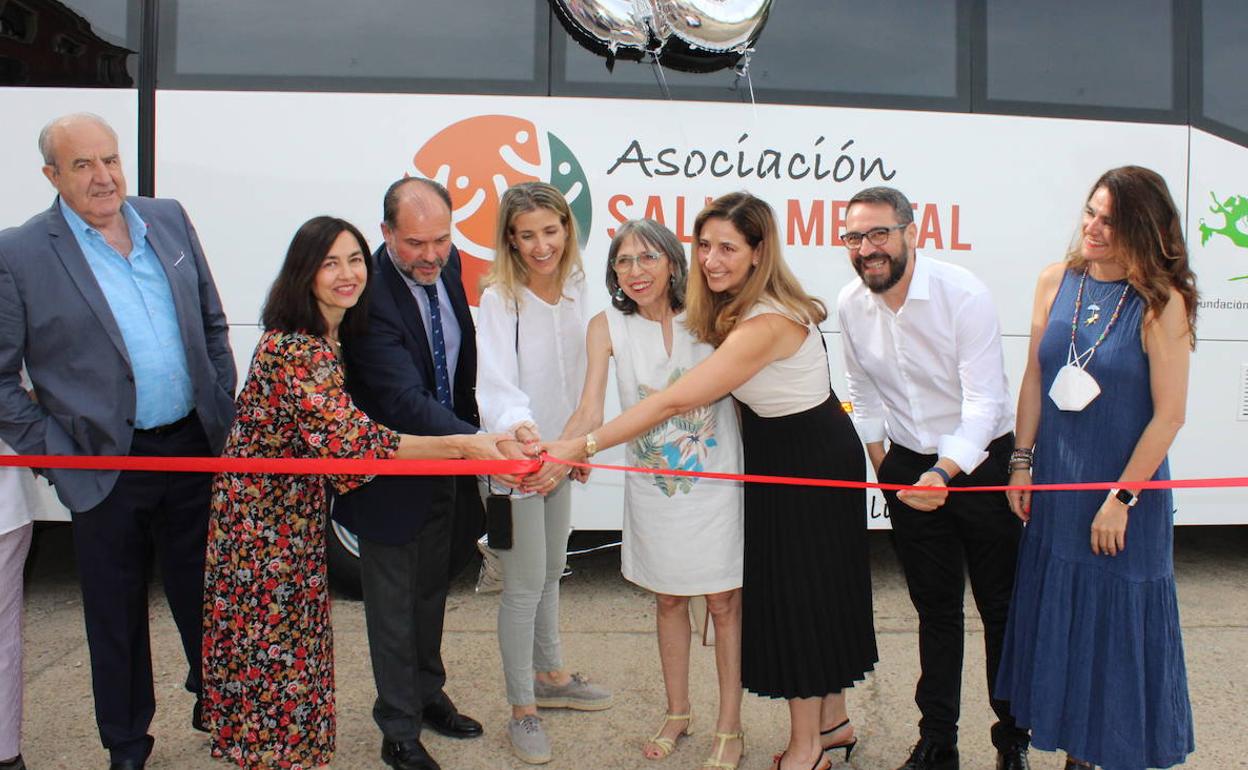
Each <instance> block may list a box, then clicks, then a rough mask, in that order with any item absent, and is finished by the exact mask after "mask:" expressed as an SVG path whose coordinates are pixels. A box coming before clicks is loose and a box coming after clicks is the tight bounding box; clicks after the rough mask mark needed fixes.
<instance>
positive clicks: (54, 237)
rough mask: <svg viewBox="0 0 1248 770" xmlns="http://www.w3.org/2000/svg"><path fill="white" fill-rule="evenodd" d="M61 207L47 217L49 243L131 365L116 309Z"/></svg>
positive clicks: (57, 207) (56, 207)
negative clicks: (96, 278) (116, 316)
mask: <svg viewBox="0 0 1248 770" xmlns="http://www.w3.org/2000/svg"><path fill="white" fill-rule="evenodd" d="M58 204H59V201H58V203H54V204H53V205H52V211H51V212H50V213H51V216H50V217H49V218H48V236H49V239H48V240H49V241H50V242H51V243H52V250H53V251H55V252H56V255H57V256H58V257H59V258H60V260H61V264H63V265H65V271H66V272H67V273H69V277H70V278H71V279H72V280H73V282H74V285H75V286H77V287H78V291H79V292H80V293H81V294H82V297H83V299H84V300H86V302H87V307H89V308H91V312H93V313H95V317H96V319H97V320H99V322H100V326H102V327H104V331H105V332H107V333H108V338H109V339H111V340H112V341H113V344H114V345H116V346H117V350H118V351H119V352H120V353H121V355H122V357H123V358H125V359H126V364H127V365H129V364H130V354H129V352H127V351H126V342H125V340H124V339H123V338H122V336H121V329H120V328H118V326H117V319H116V318H114V317H113V310H112V308H110V307H109V306H108V299H106V298H105V297H104V291H103V290H102V289H100V283H99V281H97V280H95V273H93V272H91V266H90V265H88V264H87V258H86V257H85V256H83V253H82V249H81V248H79V246H78V240H77V239H76V238H74V234H73V232H71V231H70V229H69V225H68V224H66V222H65V217H64V216H62V215H61V212H60V210H59V206H58Z"/></svg>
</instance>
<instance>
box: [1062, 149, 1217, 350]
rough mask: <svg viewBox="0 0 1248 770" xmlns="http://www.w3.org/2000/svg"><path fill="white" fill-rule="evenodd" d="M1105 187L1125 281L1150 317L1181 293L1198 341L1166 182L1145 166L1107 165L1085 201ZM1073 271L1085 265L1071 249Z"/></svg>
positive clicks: (1183, 247) (1179, 228) (1178, 224)
mask: <svg viewBox="0 0 1248 770" xmlns="http://www.w3.org/2000/svg"><path fill="white" fill-rule="evenodd" d="M1102 187H1104V188H1105V189H1106V190H1107V191H1108V192H1109V197H1110V209H1111V211H1110V217H1111V219H1110V221H1111V222H1112V225H1111V226H1112V228H1113V234H1114V240H1113V242H1114V246H1115V251H1116V253H1117V255H1118V258H1119V259H1120V260H1121V262H1122V266H1123V267H1124V268H1125V269H1126V271H1127V281H1128V282H1129V283H1130V284H1131V287H1132V288H1133V289H1135V290H1136V291H1137V292H1138V293H1139V295H1140V296H1141V297H1142V298H1143V299H1144V304H1145V306H1146V307H1147V309H1148V312H1149V314H1150V315H1151V317H1152V318H1154V319H1156V318H1160V317H1161V311H1162V310H1163V309H1165V307H1166V303H1167V302H1169V301H1170V291H1171V289H1173V290H1174V291H1177V292H1178V293H1179V295H1180V296H1182V297H1183V304H1184V305H1185V306H1186V309H1187V326H1188V331H1189V332H1190V333H1191V335H1192V345H1193V346H1195V344H1196V304H1197V300H1198V299H1199V293H1198V292H1197V291H1196V274H1195V273H1193V272H1192V268H1191V265H1190V263H1189V262H1188V255H1187V244H1186V243H1185V242H1184V240H1183V223H1182V221H1181V220H1180V219H1179V211H1178V207H1176V206H1175V205H1174V200H1173V199H1172V198H1171V197H1170V189H1169V188H1168V187H1167V186H1166V180H1165V179H1163V178H1162V177H1161V175H1160V174H1158V173H1157V172H1156V171H1153V170H1152V169H1147V168H1144V167H1143V166H1121V167H1119V168H1111V169H1110V170H1109V171H1106V172H1105V173H1104V174H1101V178H1100V179H1097V180H1096V183H1095V184H1093V185H1092V189H1091V190H1090V191H1089V192H1088V197H1087V199H1086V200H1091V198H1092V196H1093V195H1094V194H1096V191H1097V190H1099V189H1100V188H1102ZM1066 262H1067V265H1068V266H1069V267H1070V268H1071V269H1072V270H1081V269H1083V267H1084V259H1083V254H1082V253H1081V252H1080V251H1079V249H1078V248H1077V247H1076V248H1072V249H1071V251H1070V253H1068V254H1067V256H1066Z"/></svg>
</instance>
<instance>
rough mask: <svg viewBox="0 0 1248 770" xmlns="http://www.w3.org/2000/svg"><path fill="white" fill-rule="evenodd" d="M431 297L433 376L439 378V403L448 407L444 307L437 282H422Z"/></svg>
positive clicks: (430, 321)
mask: <svg viewBox="0 0 1248 770" xmlns="http://www.w3.org/2000/svg"><path fill="white" fill-rule="evenodd" d="M421 288H423V289H424V290H425V294H426V295H427V296H428V297H429V330H430V332H431V335H430V336H432V337H433V377H434V379H435V380H437V386H438V403H440V404H442V406H445V407H446V408H447V409H453V408H454V407H453V406H452V404H451V375H450V370H449V369H447V367H446V340H445V339H444V338H443V336H442V308H441V307H440V306H439V305H438V286H437V284H421Z"/></svg>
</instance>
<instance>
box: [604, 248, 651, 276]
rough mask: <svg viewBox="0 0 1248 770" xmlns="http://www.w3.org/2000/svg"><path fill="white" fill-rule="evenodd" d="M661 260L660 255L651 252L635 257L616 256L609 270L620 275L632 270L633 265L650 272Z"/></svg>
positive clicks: (630, 255)
mask: <svg viewBox="0 0 1248 770" xmlns="http://www.w3.org/2000/svg"><path fill="white" fill-rule="evenodd" d="M662 259H663V255H662V254H656V253H654V252H653V251H646V252H642V253H641V254H637V255H632V254H616V255H615V259H612V260H611V269H612V270H614V271H615V272H617V273H621V274H622V273H627V272H629V271H630V270H632V269H633V266H634V265H635V266H637V267H640V268H642V269H643V270H650V269H651V268H655V267H658V266H659V262H660V261H662Z"/></svg>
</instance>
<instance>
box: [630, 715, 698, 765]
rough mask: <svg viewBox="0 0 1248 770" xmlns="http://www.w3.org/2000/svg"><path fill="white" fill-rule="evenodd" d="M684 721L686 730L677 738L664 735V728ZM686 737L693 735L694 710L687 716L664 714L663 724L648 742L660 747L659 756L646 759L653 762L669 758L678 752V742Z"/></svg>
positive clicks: (643, 750)
mask: <svg viewBox="0 0 1248 770" xmlns="http://www.w3.org/2000/svg"><path fill="white" fill-rule="evenodd" d="M682 721H683V722H684V723H685V729H684V730H681V731H680V732H678V733H676V737H675V738H668V737H666V736H664V735H663V728H665V727H667V723H668V722H682ZM686 735H693V710H692V709H690V710H689V713H687V714H664V715H663V724H661V725H659V729H658V732H656V733H655V734H654V735H653V736H651V738H650V740H648V741H646V743H647V744H651V743H652V744H654V745H655V746H658V747H659V755H658V756H657V757H650V756H647V757H646V759H649V760H652V761H653V760H657V759H665V758H667V756H668V755H669V754H671V753H672V752H673V751H675V750H676V741H678V740H680V739H681V738H683V737H685V736H686ZM642 754H643V756H644V755H645V747H644V746H643V747H642Z"/></svg>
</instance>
